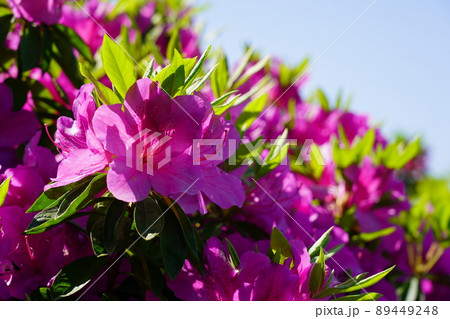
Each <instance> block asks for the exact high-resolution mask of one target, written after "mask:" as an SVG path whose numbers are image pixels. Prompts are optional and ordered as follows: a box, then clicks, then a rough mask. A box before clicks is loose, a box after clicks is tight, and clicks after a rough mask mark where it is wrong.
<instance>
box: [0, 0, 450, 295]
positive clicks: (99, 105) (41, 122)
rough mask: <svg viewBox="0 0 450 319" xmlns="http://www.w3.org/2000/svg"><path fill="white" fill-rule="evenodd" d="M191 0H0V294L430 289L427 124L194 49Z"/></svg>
mask: <svg viewBox="0 0 450 319" xmlns="http://www.w3.org/2000/svg"><path fill="white" fill-rule="evenodd" d="M194 13H195V9H193V8H190V7H186V6H185V4H184V3H183V1H177V0H171V1H159V0H158V1H150V0H139V1H127V0H125V1H122V0H119V1H118V2H117V3H116V4H115V5H113V4H112V3H109V2H102V1H99V0H87V1H74V2H72V3H69V2H63V1H59V0H39V1H36V0H21V1H19V0H8V1H4V0H0V45H1V55H0V57H1V58H0V66H1V70H0V99H1V101H0V113H1V117H0V150H1V153H0V165H1V166H0V182H1V186H0V300H8V299H10V300H16V299H19V300H25V299H27V300H60V299H66V300H76V299H82V300H180V299H181V300H377V299H381V300H436V299H438V300H440V299H446V298H448V297H449V296H450V280H449V278H450V277H449V267H448V264H449V262H450V249H448V247H449V244H450V237H449V229H450V202H449V200H450V196H449V195H450V190H449V186H448V182H447V181H446V180H438V179H433V178H429V177H427V176H426V170H425V163H424V162H425V155H426V153H425V150H424V149H423V145H422V144H421V142H420V140H418V139H417V140H407V139H406V138H404V137H400V136H399V137H398V138H396V139H394V140H389V139H387V138H386V137H385V136H383V134H382V133H381V131H380V129H379V128H378V127H375V126H373V125H371V124H370V122H369V119H368V118H367V117H366V116H363V115H359V114H355V113H353V112H351V111H349V109H348V108H349V105H348V104H349V101H348V100H347V101H345V99H344V97H343V96H341V95H340V96H338V98H337V99H336V100H335V101H332V100H330V99H329V98H327V96H326V95H325V94H324V92H322V91H321V90H317V91H316V92H315V93H314V94H312V95H311V96H310V97H305V96H304V94H302V86H303V83H304V81H305V76H304V74H305V72H306V71H307V70H308V60H305V61H302V62H301V63H300V64H299V65H298V66H294V67H291V66H288V65H286V64H284V63H283V62H282V61H280V60H278V59H271V58H269V57H265V58H262V57H260V56H259V54H258V53H257V52H255V51H254V50H253V49H251V48H247V49H246V50H245V54H244V56H243V57H242V59H241V60H240V62H239V64H238V65H234V66H230V65H228V62H227V58H226V56H225V54H224V52H223V51H222V50H220V49H219V48H211V47H208V48H207V49H206V50H205V51H203V52H202V51H201V50H200V48H199V36H198V33H197V32H196V31H195V30H194V29H193V27H192V23H193V20H192V16H193V14H194Z"/></svg>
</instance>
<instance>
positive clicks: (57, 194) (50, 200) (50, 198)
mask: <svg viewBox="0 0 450 319" xmlns="http://www.w3.org/2000/svg"><path fill="white" fill-rule="evenodd" d="M93 178H94V176H87V177H85V178H83V179H82V180H80V181H77V182H74V183H72V184H69V185H64V186H60V187H55V188H50V189H48V190H46V191H45V192H43V193H42V194H41V195H40V196H39V197H38V198H37V199H36V201H35V202H34V203H33V205H31V207H30V208H28V210H27V213H29V212H38V211H40V210H43V209H46V208H49V206H50V205H53V206H55V205H56V204H54V202H55V200H57V199H62V196H63V195H65V194H67V193H69V192H70V191H71V190H73V189H75V188H77V187H78V186H79V185H81V184H84V183H86V182H88V181H90V180H92V179H93ZM53 206H52V207H53Z"/></svg>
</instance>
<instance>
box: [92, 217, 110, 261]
mask: <svg viewBox="0 0 450 319" xmlns="http://www.w3.org/2000/svg"><path fill="white" fill-rule="evenodd" d="M104 234H105V216H101V217H100V218H99V219H98V220H97V221H96V222H95V223H94V224H93V225H92V228H91V230H90V232H89V238H90V239H91V245H92V250H93V252H94V254H95V255H96V256H97V257H102V256H107V255H108V251H107V250H106V247H105V236H104Z"/></svg>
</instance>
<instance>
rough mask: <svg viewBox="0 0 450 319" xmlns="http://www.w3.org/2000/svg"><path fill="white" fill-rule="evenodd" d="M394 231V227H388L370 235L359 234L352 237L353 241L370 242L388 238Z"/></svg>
mask: <svg viewBox="0 0 450 319" xmlns="http://www.w3.org/2000/svg"><path fill="white" fill-rule="evenodd" d="M394 231H395V227H388V228H384V229H381V230H379V231H376V232H372V233H360V234H357V235H354V236H352V240H353V241H362V242H367V241H372V240H375V239H378V238H381V237H385V236H389V235H390V234H392V233H393V232H394Z"/></svg>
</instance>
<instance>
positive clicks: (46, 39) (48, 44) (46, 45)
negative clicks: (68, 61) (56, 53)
mask: <svg viewBox="0 0 450 319" xmlns="http://www.w3.org/2000/svg"><path fill="white" fill-rule="evenodd" d="M52 41H53V40H52V35H51V33H50V31H49V30H48V28H46V27H44V30H43V40H42V63H41V69H42V73H45V72H47V71H48V69H49V68H50V63H51V62H52V58H53V54H52V48H53V43H52Z"/></svg>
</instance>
